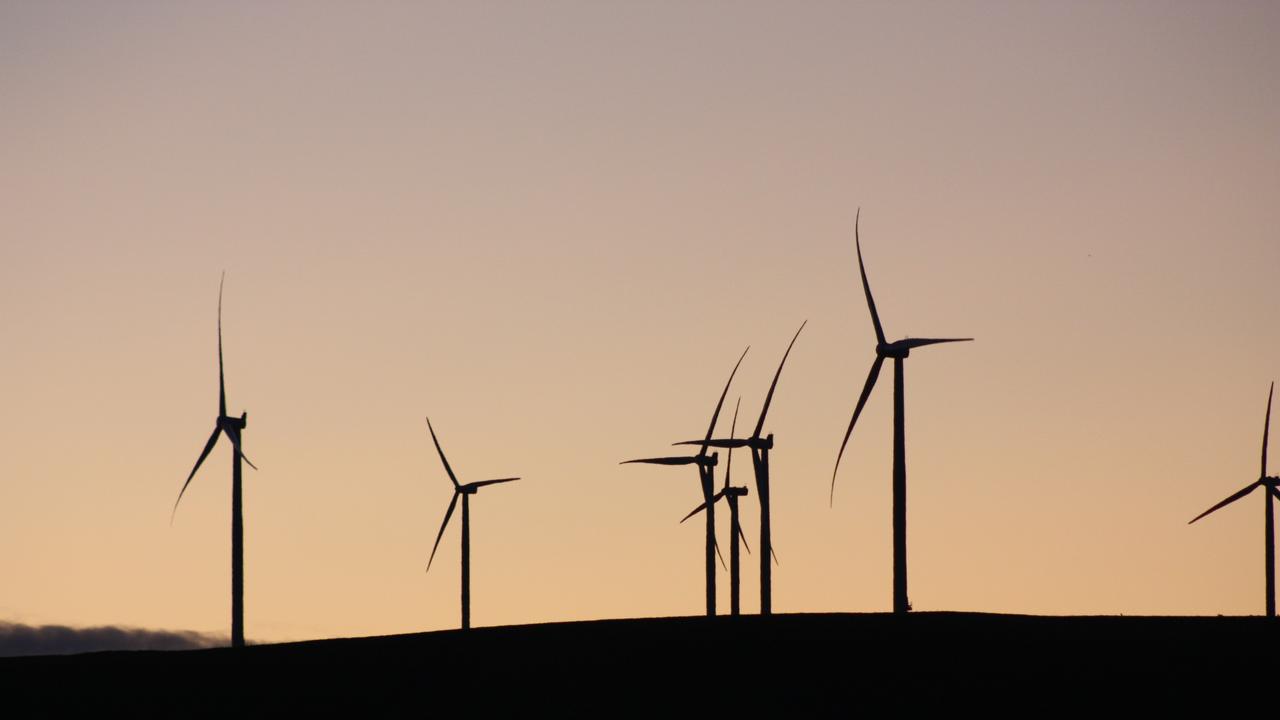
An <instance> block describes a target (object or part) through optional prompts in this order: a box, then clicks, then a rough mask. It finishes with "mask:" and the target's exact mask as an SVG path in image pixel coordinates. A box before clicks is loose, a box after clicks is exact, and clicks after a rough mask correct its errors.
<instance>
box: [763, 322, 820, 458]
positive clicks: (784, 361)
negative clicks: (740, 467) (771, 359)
mask: <svg viewBox="0 0 1280 720" xmlns="http://www.w3.org/2000/svg"><path fill="white" fill-rule="evenodd" d="M808 324H809V321H808V320H805V321H804V322H802V323H800V330H804V326H805V325H808ZM800 330H796V334H795V335H793V336H792V337H791V344H790V345H787V351H786V352H785V353H783V354H782V362H780V363H778V372H776V373H774V374H773V382H772V383H770V384H769V394H768V395H765V396H764V407H763V408H761V409H760V420H759V422H757V423H756V431H755V433H753V434H752V435H751V437H754V438H758V437H760V433H761V431H763V430H764V417H765V416H766V415H768V414H769V403H771V402H773V391H774V390H776V389H777V388H778V378H780V377H782V366H784V365H786V364H787V356H788V355H790V354H791V348H792V347H794V346H795V344H796V338H798V337H800Z"/></svg>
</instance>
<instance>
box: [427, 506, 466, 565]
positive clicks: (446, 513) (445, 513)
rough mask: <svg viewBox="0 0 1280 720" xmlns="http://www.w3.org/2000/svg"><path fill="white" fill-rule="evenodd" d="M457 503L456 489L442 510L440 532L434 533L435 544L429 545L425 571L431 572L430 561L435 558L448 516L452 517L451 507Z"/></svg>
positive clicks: (446, 525)
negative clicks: (445, 508)
mask: <svg viewBox="0 0 1280 720" xmlns="http://www.w3.org/2000/svg"><path fill="white" fill-rule="evenodd" d="M457 505H458V491H456V490H455V491H454V492H453V499H452V500H450V501H449V509H448V510H445V511H444V522H442V523H440V532H438V533H436V544H435V545H432V546H431V557H430V558H429V559H428V560H427V572H431V562H432V561H433V560H435V559H436V549H437V548H439V547H440V538H442V537H444V529H445V528H447V527H449V518H451V517H453V509H454V508H455V507H457Z"/></svg>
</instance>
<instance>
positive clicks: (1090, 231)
mask: <svg viewBox="0 0 1280 720" xmlns="http://www.w3.org/2000/svg"><path fill="white" fill-rule="evenodd" d="M1277 68H1280V6H1277V5H1276V4H1275V3H1247V2H1238V3H1224V4H1216V3H1199V2H1161V3H1156V2H1149V3H1104V2H1097V3H1094V2H1081V3H1033V2H1009V3H942V2H937V3H932V2H930V3H889V2H884V3H853V2H835V3H821V2H806V3H799V4H797V3H781V2H777V3H748V2H696V3H676V2H669V3H668V2H657V3H616V2H539V3H516V2H510V3H497V2H474V3H461V2H459V3H439V4H435V3H433V4H428V3H404V4H401V3H345V4H342V3H339V4H329V3H319V2H316V3H265V4H264V3H248V2H245V3H237V2H228V3H198V4H197V3H159V2H157V3H137V2H134V3H39V2H9V3H5V4H3V5H2V6H0V98H3V101H2V102H0V337H3V343H2V344H0V378H2V379H0V390H2V391H3V396H4V406H5V410H4V412H3V413H0V577H3V583H2V584H0V620H11V621H17V622H26V623H63V624H69V625H95V624H120V625H134V626H145V627H163V628H184V629H193V630H200V631H210V632H219V633H226V632H227V628H228V625H229V582H230V580H229V576H230V572H229V564H230V561H229V555H230V549H229V546H230V537H229V535H230V533H229V524H230V521H229V516H230V490H229V486H230V477H229V476H230V458H229V455H230V451H229V450H228V449H227V447H226V445H225V444H224V445H221V446H220V447H219V450H218V452H217V453H215V455H214V456H213V457H212V458H211V460H210V461H209V462H208V463H207V464H206V465H205V467H204V468H203V469H202V470H201V474H200V475H199V476H197V478H196V480H195V481H194V482H193V483H192V487H191V488H190V489H189V490H188V492H187V495H186V497H185V498H184V499H183V504H182V507H181V508H180V509H179V511H178V514H177V518H176V520H175V522H174V523H173V525H172V526H170V524H169V511H170V508H171V507H172V504H173V501H174V498H175V497H176V495H177V492H178V489H179V488H180V487H181V484H182V481H183V479H184V478H185V477H186V474H187V472H188V471H189V470H190V468H191V465H192V463H193V462H194V460H195V458H196V455H197V454H198V452H199V450H200V447H201V444H202V443H203V441H204V439H205V438H206V437H207V435H208V433H209V431H210V430H211V429H212V427H213V421H214V416H215V415H216V409H217V402H216V401H217V385H216V383H217V365H216V345H215V341H216V338H215V334H214V333H215V307H216V300H217V288H218V277H219V273H220V271H222V270H223V269H225V270H226V271H227V285H226V299H225V307H224V313H225V316H224V327H225V344H226V362H227V381H228V395H229V409H230V410H231V411H232V412H233V413H236V414H238V413H239V412H240V411H241V410H246V411H248V414H249V424H248V428H247V430H246V432H245V443H246V452H247V453H248V455H249V457H250V458H251V459H253V460H254V462H256V463H257V464H258V465H259V467H261V470H260V471H258V472H253V471H251V470H247V471H246V472H247V475H246V490H245V503H246V510H245V523H246V535H245V537H246V627H247V634H248V636H249V638H250V639H257V640H279V639H302V638H314V637H325V636H337V635H355V634H372V633H395V632H410V631H418V630H428V629H438V628H447V627H454V626H456V625H457V623H458V576H457V563H458V552H459V547H458V546H459V543H458V530H457V527H456V526H455V527H453V528H451V530H450V533H449V534H448V535H447V536H446V538H445V540H444V541H443V543H442V545H441V549H440V554H439V556H438V557H437V560H436V565H437V567H435V568H433V569H432V571H431V573H430V574H429V575H424V573H423V569H424V567H425V566H426V561H427V556H428V554H429V552H430V550H431V542H432V540H433V538H434V535H435V531H436V529H437V527H438V525H439V522H440V520H441V516H442V514H443V512H444V509H445V506H446V505H447V503H448V501H449V495H450V487H449V482H448V479H447V477H446V475H445V473H444V471H443V469H442V468H441V466H440V463H439V461H438V459H437V458H436V456H435V452H434V449H433V448H432V446H431V439H430V436H429V435H428V433H427V426H426V423H425V422H424V420H423V417H424V416H426V415H430V416H431V418H432V421H433V422H434V423H435V426H436V429H437V431H438V432H439V433H440V439H441V442H442V443H443V445H444V448H445V451H446V452H447V453H448V455H449V459H450V461H451V462H452V463H453V466H454V467H455V469H456V470H457V471H458V472H459V474H460V476H461V477H462V478H463V479H464V480H478V479H482V478H489V477H502V476H506V475H521V476H523V477H524V478H526V479H525V480H524V481H522V482H520V483H516V484H514V485H510V486H503V487H498V488H491V489H487V490H485V491H484V492H482V493H480V494H479V495H478V496H477V497H476V498H475V501H474V502H473V504H472V523H473V539H472V545H473V549H472V552H473V563H474V566H473V601H472V611H473V618H474V622H475V623H476V624H477V625H493V624H507V623H525V622H538V621H550V620H570V619H585V618H601V617H625V616H653V615H671V614H697V613H699V612H701V609H702V605H703V599H702V593H703V586H702V572H703V568H702V561H703V558H702V532H703V530H702V527H701V525H700V524H698V523H686V524H685V525H679V524H677V521H678V520H679V519H680V517H681V516H682V515H684V513H685V512H687V511H688V510H689V509H691V508H692V507H693V506H694V505H696V504H697V502H699V497H700V493H699V491H698V488H697V482H696V479H695V477H693V472H692V471H691V470H687V469H681V468H676V469H669V468H660V467H638V466H625V467H620V466H619V465H618V462H619V461H620V460H624V459H628V458H633V457H643V456H650V455H655V454H663V453H665V452H666V450H667V446H668V443H670V442H672V441H676V440H682V439H686V438H689V437H692V436H696V435H698V434H699V433H700V432H702V431H703V429H704V428H705V424H706V422H707V420H708V417H709V414H710V411H711V409H712V406H713V405H714V402H715V399H716V396H717V394H718V392H719V390H720V387H721V385H722V383H723V382H724V379H725V377H726V375H727V373H728V371H729V369H730V368H731V367H732V364H733V361H734V360H735V359H736V358H737V356H738V354H739V353H740V352H741V351H742V348H743V347H744V346H746V345H748V344H750V345H751V351H750V353H749V354H748V355H747V359H746V361H745V362H744V364H743V367H742V370H741V371H740V372H739V375H738V379H737V380H736V382H735V384H734V387H733V389H732V390H731V394H730V401H729V402H730V407H731V405H732V402H733V400H734V399H735V398H737V397H738V396H739V395H741V396H742V407H743V419H742V420H741V421H740V425H748V426H749V425H750V424H752V423H753V422H754V418H755V415H756V414H757V413H758V412H759V408H760V403H761V401H762V397H763V394H764V391H765V389H766V388H767V384H768V381H769V378H770V376H771V374H772V372H773V370H774V368H775V366H776V364H777V362H778V360H779V358H780V357H781V354H782V351H783V349H784V348H785V345H786V342H787V340H788V339H789V338H790V336H791V334H792V332H794V330H795V328H796V327H797V326H798V325H799V323H800V322H801V321H802V320H804V319H806V318H807V319H808V320H809V325H808V327H807V328H806V329H805V331H804V334H803V335H801V337H800V339H799V341H798V342H797V344H796V347H795V350H794V351H793V353H792V356H791V360H790V361H789V364H788V367H787V369H786V371H785V373H784V375H783V377H782V381H781V383H780V386H779V389H778V394H777V397H776V398H775V401H774V406H773V409H772V411H771V414H770V422H769V426H770V429H771V430H772V431H773V432H774V433H776V435H777V446H776V450H775V451H774V453H773V458H772V459H773V478H774V479H773V483H772V485H773V524H774V542H775V549H776V551H777V554H778V557H779V559H780V560H781V565H780V566H779V567H778V568H777V569H776V570H775V573H774V608H775V610H776V611H780V612H805V611H884V610H887V609H889V607H890V599H891V593H890V590H891V588H890V579H891V578H890V574H891V531H890V530H891V529H890V482H889V480H890V477H889V473H890V461H891V456H890V441H891V422H892V418H891V414H892V407H891V405H892V403H891V396H892V383H891V376H890V375H889V374H888V373H885V374H884V375H882V378H881V384H880V386H879V387H878V388H877V390H876V393H875V395H873V397H872V400H871V403H870V405H869V407H868V409H867V411H866V413H865V414H864V418H863V420H861V421H860V422H859V429H858V430H857V431H856V432H855V433H854V437H853V439H852V440H851V442H850V446H849V449H848V451H846V455H845V459H844V461H843V463H842V466H841V474H840V478H839V481H838V486H837V488H836V495H835V506H834V507H833V508H831V507H828V504H827V493H828V489H829V482H830V476H831V469H832V465H833V462H834V460H835V454H836V450H837V448H838V446H839V442H840V438H841V436H842V434H843V431H844V428H845V425H846V424H847V423H848V419H849V414H850V412H851V411H852V408H853V404H854V401H855V399H856V397H857V393H858V391H859V390H860V388H861V385H862V382H863V380H864V378H865V375H866V372H867V369H868V367H869V365H870V363H871V360H872V358H873V356H874V335H873V332H872V327H871V323H870V320H869V318H868V315H867V311H866V307H865V303H864V301H863V298H862V293H861V289H860V287H859V285H858V276H857V265H856V257H855V254H854V246H853V219H854V212H855V210H856V208H857V207H858V206H861V207H862V239H863V248H864V252H865V257H866V261H867V266H868V272H869V275H870V279H871V283H872V287H873V289H874V290H875V292H876V299H877V302H878V304H879V308H880V312H881V316H882V318H883V320H884V323H885V326H886V330H887V332H888V333H889V334H890V335H892V336H895V337H902V336H906V335H915V336H973V337H976V338H977V341H976V342H974V343H971V344H965V345H956V346H944V347H941V348H929V349H927V350H922V351H919V352H918V353H916V354H913V355H912V359H911V361H910V362H909V363H908V364H907V371H908V372H907V400H906V403H907V405H906V415H907V464H908V472H909V481H908V490H909V513H910V514H909V525H908V529H909V535H908V540H909V562H910V592H911V600H912V602H913V604H914V606H915V607H916V608H917V609H921V610H980V611H1000V612H1027V613H1125V614H1139V613H1195V614H1213V613H1227V614H1238V613H1260V612H1261V610H1262V600H1263V598H1262V582H1263V577H1262V570H1263V568H1262V551H1263V548H1262V537H1261V535H1262V519H1263V518H1262V507H1261V505H1262V500H1261V499H1260V495H1257V496H1253V497H1250V498H1249V499H1247V500H1245V501H1242V502H1241V503H1239V504H1238V505H1235V506H1232V507H1231V508H1229V509H1226V510H1223V511H1220V512H1219V513H1217V514H1215V515H1214V516H1212V517H1210V518H1208V519H1206V520H1204V521H1202V522H1201V523H1197V524H1196V525H1194V526H1191V527H1188V526H1187V524H1186V523H1187V520H1189V519H1190V518H1192V517H1194V516H1195V515H1196V514H1197V513H1199V512H1200V511H1202V510H1204V509H1205V508H1207V507H1208V506H1210V505H1211V504H1213V503H1214V502H1216V501H1218V500H1220V499H1221V498H1223V497H1225V496H1226V495H1228V494H1229V493H1231V492H1233V491H1234V490H1236V489H1238V488H1240V487H1242V486H1243V485H1245V484H1246V483H1248V482H1250V481H1251V480H1253V479H1255V478H1256V477H1257V469H1258V468H1257V465H1258V451H1259V444H1260V439H1261V438H1260V436H1261V432H1262V427H1261V425H1262V415H1263V409H1264V404H1265V401H1266V390H1267V385H1268V383H1270V382H1271V381H1272V380H1273V379H1280V303H1277V284H1276V279H1277V277H1276V272H1277V269H1280V204H1278V203H1277V197H1280V135H1278V134H1277V131H1276V129H1277V128H1278V127H1280V85H1277V83H1276V70H1277ZM726 422H727V417H726ZM726 427H727V426H726ZM1273 455H1276V456H1277V457H1280V448H1277V449H1276V450H1275V451H1274V452H1273ZM739 462H741V465H740V466H739V467H740V468H741V469H742V475H741V476H738V477H740V478H741V480H743V481H745V480H748V479H749V472H748V469H749V467H750V463H749V461H748V460H747V458H746V457H745V456H743V457H740V458H737V459H736V461H735V466H738V463H739ZM1272 473H1273V474H1275V473H1280V460H1278V461H1273V465H1272ZM735 475H736V474H735ZM743 507H744V523H745V526H746V528H747V532H748V538H749V539H750V541H751V543H752V548H753V549H755V547H756V543H757V541H758V539H757V535H758V527H757V523H758V515H757V506H756V500H755V493H754V488H753V489H752V495H751V496H750V497H749V498H748V499H747V502H745V503H744V504H743ZM722 522H724V521H722ZM722 527H723V526H722ZM723 537H725V536H724V535H723V534H722V538H723ZM720 580H721V583H722V585H721V587H722V594H721V607H722V609H725V610H727V607H728V597H727V588H726V586H727V582H728V578H727V575H726V574H725V573H723V572H722V573H721V575H720ZM757 582H758V580H757V564H756V560H755V558H754V556H751V557H750V558H747V559H746V560H745V561H744V585H745V587H744V593H743V597H744V609H745V610H746V611H749V612H755V611H756V609H757V608H758V590H757Z"/></svg>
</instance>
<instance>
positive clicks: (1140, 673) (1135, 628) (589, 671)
mask: <svg viewBox="0 0 1280 720" xmlns="http://www.w3.org/2000/svg"><path fill="white" fill-rule="evenodd" d="M1277 641H1280V624H1277V623H1276V622H1275V621H1268V620H1267V619H1265V618H1260V617H1232V618H1222V617H1217V618H1209V617H1183V618H1171V617H1036V616H1020V615H986V614H969V613H913V614H910V615H905V616H893V615H887V614H874V615H873V614H866V615H859V614H838V615H816V614H815V615H775V616H772V617H761V616H740V617H726V616H720V617H715V618H706V617H688V618H654V619H642V620H605V621H592V622H575V623H552V624H545V625H526V626H514V627H497V628H476V629H472V630H470V631H466V632H463V631H460V630H450V631H442V632H432V633H422V634H415V635H395V636H386V637H370V638H349V639H337V640H318V641H309V642H299V643H287V644H278V645H258V646H249V647H247V648H244V649H241V650H234V649H229V648H218V649H208V650H192V651H180V652H107V653H93V654H87V655H76V656H42V657H30V658H10V659H0V684H4V685H9V686H10V687H9V688H8V689H7V690H6V691H5V693H4V697H6V698H7V699H9V700H10V701H11V702H13V701H14V699H15V697H17V698H20V697H21V696H22V695H23V693H29V694H32V696H38V697H39V698H40V700H41V703H42V707H43V708H44V709H45V710H46V711H60V710H81V711H83V710H90V711H94V712H101V711H103V710H104V709H106V708H110V707H113V706H115V707H128V708H130V709H132V710H146V709H155V710H160V711H166V712H167V711H172V710H174V709H177V708H183V714H184V715H185V714H188V711H195V712H198V711H205V712H226V711H228V710H230V711H246V710H252V711H266V710H287V711H290V712H296V711H299V710H308V709H320V710H329V711H333V710H344V709H345V710H382V711H396V710H401V711H417V712H421V711H424V710H432V709H439V708H441V707H444V706H445V704H447V705H448V706H449V707H453V706H454V705H455V704H456V703H459V702H465V703H466V706H465V707H466V709H487V710H522V709H527V708H529V707H531V706H552V707H560V708H575V707H576V708H579V709H582V710H588V711H593V712H603V711H613V710H622V709H626V708H630V707H636V706H663V705H664V704H666V703H668V702H670V703H672V704H673V705H672V706H673V707H676V706H679V707H681V708H687V707H689V705H691V704H692V705H700V704H702V703H705V702H707V701H709V700H711V699H713V700H714V702H715V703H716V704H717V707H718V708H722V709H726V710H727V709H732V708H743V709H759V708H761V707H763V706H787V707H795V706H796V705H797V704H798V705H799V706H802V707H803V706H813V705H818V706H826V707H829V708H834V709H855V708H865V707H866V706H867V704H868V703H871V704H879V703H880V702H884V701H888V700H889V699H891V696H899V697H900V696H901V694H902V693H904V692H905V693H910V692H917V691H918V693H920V695H919V697H918V698H916V699H915V700H913V702H916V701H923V700H925V699H926V697H927V698H932V700H933V701H939V702H941V701H943V700H945V699H946V698H949V697H952V696H951V695H938V693H942V692H944V691H946V692H949V693H950V692H955V691H962V692H963V693H964V697H967V698H969V699H970V700H971V701H972V700H973V699H974V698H976V697H978V696H980V695H982V694H983V693H987V692H989V691H992V692H994V691H999V692H1000V693H1002V696H1004V695H1003V694H1007V692H1010V691H1014V690H1017V691H1029V690H1038V691H1048V690H1054V691H1065V690H1072V691H1080V690H1089V689H1093V688H1097V687H1099V686H1100V685H1112V686H1123V687H1130V688H1132V687H1133V686H1134V684H1135V683H1136V684H1138V685H1147V686H1151V687H1157V686H1162V685H1165V684H1167V683H1168V682H1169V680H1170V679H1171V678H1195V679H1197V681H1204V680H1205V679H1206V678H1214V677H1226V676H1231V677H1233V679H1235V680H1239V679H1240V677H1241V676H1242V675H1249V674H1252V673H1261V672H1264V671H1265V670H1266V668H1268V667H1270V664H1269V663H1268V662H1265V660H1267V659H1268V658H1269V657H1270V656H1271V654H1273V653H1274V651H1275V648H1276V647H1277ZM708 649H710V651H711V652H713V653H714V654H715V655H716V656H717V657H722V658H727V659H734V658H736V659H737V660H736V661H735V662H737V663H738V668H737V669H738V672H737V674H736V680H735V681H734V682H733V683H723V682H716V683H715V684H716V686H717V687H719V688H720V690H717V692H716V693H715V694H714V697H713V698H709V697H708V696H706V695H705V694H704V695H702V696H699V695H698V694H697V693H699V692H703V693H705V690H706V688H707V684H708V683H710V682H713V678H712V677H711V675H710V670H711V669H710V668H708V667H707V666H706V654H707V651H708ZM747 658H751V662H750V663H749V664H746V663H744V662H743V661H744V660H745V659H747ZM758 658H763V660H762V661H761V660H757V659H758ZM223 680H233V682H224V681H223ZM51 687H56V688H60V689H61V690H60V691H59V692H50V690H49V688H51ZM232 687H234V688H236V690H235V691H234V693H229V691H228V688H232ZM67 688H74V689H75V690H74V692H72V691H69V690H67ZM15 693H16V694H15ZM695 698H700V699H695ZM895 702H896V701H895Z"/></svg>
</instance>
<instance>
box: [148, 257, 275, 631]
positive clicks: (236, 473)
mask: <svg viewBox="0 0 1280 720" xmlns="http://www.w3.org/2000/svg"><path fill="white" fill-rule="evenodd" d="M226 279H227V274H226V273H225V272H224V273H223V274H222V279H221V280H219V281H218V419H217V420H216V421H215V423H214V426H213V434H212V435H210V436H209V440H208V442H206V443H205V445H204V450H202V451H200V457H199V459H197V460H196V465H195V467H193V468H191V474H190V475H187V481H186V482H185V483H183V484H182V489H181V490H179V491H178V499H177V500H175V501H174V503H173V511H172V512H171V513H170V514H169V524H171V525H172V524H173V518H174V516H175V515H177V513H178V503H180V502H182V495H183V493H185V492H186V491H187V486H188V485H190V484H191V478H194V477H195V476H196V471H197V470H199V469H200V465H201V464H202V463H204V459H205V458H207V457H209V453H210V452H213V446H214V445H216V444H217V443H218V436H219V435H221V434H224V433H225V434H226V436H227V439H228V440H230V441H231V647H244V517H243V515H244V513H243V502H242V493H241V482H240V461H241V460H243V461H245V462H246V463H249V467H251V468H253V469H254V470H257V469H258V466H256V465H254V464H253V463H251V462H249V458H247V457H245V456H244V452H243V451H242V444H243V442H242V433H243V432H244V428H245V425H246V424H247V421H248V417H249V414H248V413H240V417H229V416H228V415H227V384H226V380H225V379H224V376H223V372H222V285H223V283H224V282H225V281H226Z"/></svg>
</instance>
